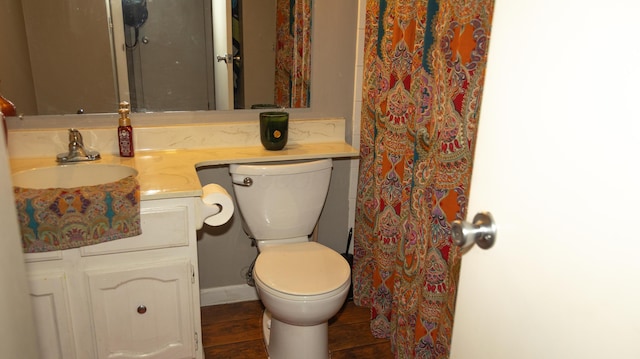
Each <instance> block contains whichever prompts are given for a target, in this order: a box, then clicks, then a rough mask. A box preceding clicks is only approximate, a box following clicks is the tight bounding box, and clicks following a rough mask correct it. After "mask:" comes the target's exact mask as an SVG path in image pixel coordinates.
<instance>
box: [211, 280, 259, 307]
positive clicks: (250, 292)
mask: <svg viewBox="0 0 640 359" xmlns="http://www.w3.org/2000/svg"><path fill="white" fill-rule="evenodd" d="M258 299H259V298H258V293H257V292H256V289H255V288H254V287H251V286H249V285H247V284H239V285H230V286H226V287H215V288H204V289H200V306H201V307H206V306H209V305H217V304H226V303H237V302H248V301H251V300H258Z"/></svg>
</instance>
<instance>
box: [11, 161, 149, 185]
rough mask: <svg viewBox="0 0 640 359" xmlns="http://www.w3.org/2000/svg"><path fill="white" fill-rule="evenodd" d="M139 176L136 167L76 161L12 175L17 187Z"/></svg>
mask: <svg viewBox="0 0 640 359" xmlns="http://www.w3.org/2000/svg"><path fill="white" fill-rule="evenodd" d="M132 175H133V176H137V175H138V171H136V170H135V169H134V168H131V167H128V166H123V165H117V164H97V163H75V164H71V165H58V166H51V167H39V168H33V169H29V170H25V171H20V172H16V173H14V174H13V176H12V180H13V185H14V186H16V187H23V188H32V189H46V188H73V187H84V186H96V185H101V184H105V183H110V182H116V181H118V180H121V179H123V178H125V177H128V176H132Z"/></svg>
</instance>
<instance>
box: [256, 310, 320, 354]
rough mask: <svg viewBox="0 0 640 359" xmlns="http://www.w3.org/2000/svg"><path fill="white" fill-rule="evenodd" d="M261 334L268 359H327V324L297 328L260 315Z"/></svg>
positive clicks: (265, 311) (265, 314) (268, 315)
mask: <svg viewBox="0 0 640 359" xmlns="http://www.w3.org/2000/svg"><path fill="white" fill-rule="evenodd" d="M262 334H263V338H264V343H265V346H266V348H267V352H268V353H269V359H300V358H305V359H329V358H331V353H330V352H329V323H328V322H324V323H322V324H318V325H311V326H298V325H291V324H287V323H284V322H281V321H279V320H277V319H273V317H272V316H271V313H269V311H268V310H267V309H265V310H264V313H263V314H262Z"/></svg>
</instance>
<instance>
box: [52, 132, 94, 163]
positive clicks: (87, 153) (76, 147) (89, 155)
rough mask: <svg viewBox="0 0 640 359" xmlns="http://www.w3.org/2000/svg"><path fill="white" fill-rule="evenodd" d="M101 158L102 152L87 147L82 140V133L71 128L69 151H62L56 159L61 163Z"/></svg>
mask: <svg viewBox="0 0 640 359" xmlns="http://www.w3.org/2000/svg"><path fill="white" fill-rule="evenodd" d="M98 159H100V153H99V152H98V151H93V150H91V149H88V148H85V147H84V143H83V141H82V134H81V133H80V131H78V130H77V129H75V128H70V129H69V152H68V153H60V154H58V156H57V157H56V160H57V161H58V162H61V163H66V162H81V161H95V160H98Z"/></svg>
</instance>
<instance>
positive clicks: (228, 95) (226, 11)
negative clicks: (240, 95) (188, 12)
mask: <svg viewBox="0 0 640 359" xmlns="http://www.w3.org/2000/svg"><path fill="white" fill-rule="evenodd" d="M212 13H213V16H212V17H213V60H214V66H213V73H214V76H215V81H214V83H215V95H216V110H233V64H232V62H233V61H232V59H230V58H227V61H222V60H221V59H222V58H224V57H225V56H227V55H233V42H232V40H231V0H213V4H212Z"/></svg>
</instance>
